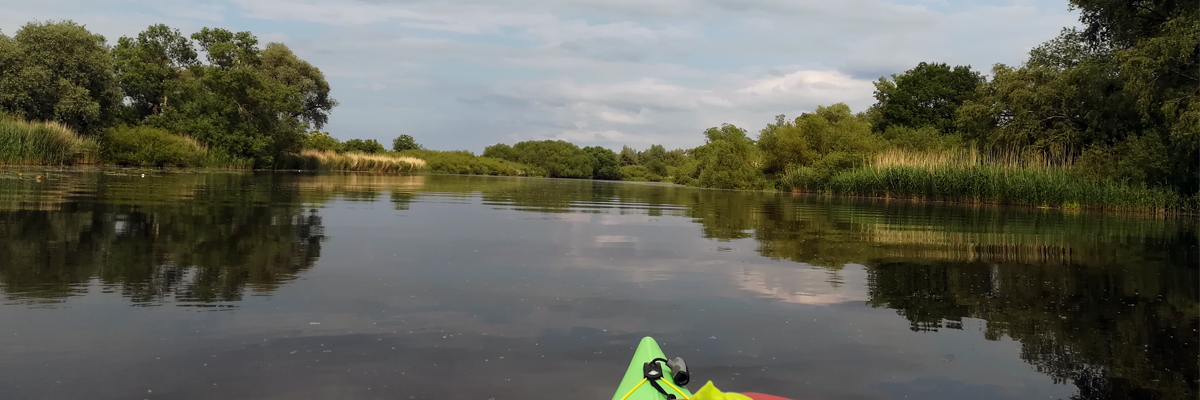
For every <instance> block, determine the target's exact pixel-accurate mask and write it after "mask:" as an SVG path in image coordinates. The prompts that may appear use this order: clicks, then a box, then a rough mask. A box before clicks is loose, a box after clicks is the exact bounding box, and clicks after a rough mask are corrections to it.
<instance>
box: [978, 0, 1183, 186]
mask: <svg viewBox="0 0 1200 400" xmlns="http://www.w3.org/2000/svg"><path fill="white" fill-rule="evenodd" d="M1072 4H1073V6H1075V7H1077V8H1079V9H1080V10H1081V20H1082V21H1083V22H1084V24H1085V29H1084V30H1083V31H1077V30H1074V29H1066V30H1064V31H1063V33H1062V34H1061V35H1060V36H1059V37H1058V38H1056V39H1054V40H1051V41H1048V42H1046V43H1045V44H1043V45H1041V46H1039V47H1038V48H1035V49H1034V50H1033V51H1031V52H1030V58H1029V60H1028V61H1027V62H1026V63H1025V64H1024V65H1022V66H1020V67H1017V68H1012V67H1007V66H1003V65H997V66H996V67H995V68H994V69H993V70H994V74H993V75H994V77H993V79H992V81H991V82H987V83H985V84H983V85H980V87H979V93H978V97H977V99H976V100H975V101H969V102H967V103H966V104H964V105H963V107H962V108H961V109H960V110H959V115H958V124H959V126H960V127H961V128H962V130H963V133H964V138H965V139H968V140H972V141H977V142H978V143H980V144H981V145H983V146H990V147H1001V148H1035V149H1043V150H1056V151H1060V152H1063V153H1067V154H1072V155H1080V157H1082V158H1085V161H1086V164H1087V165H1089V166H1091V167H1095V168H1097V169H1096V170H1095V171H1093V172H1094V173H1091V175H1094V176H1099V175H1102V173H1101V172H1102V171H1103V173H1104V174H1111V175H1107V176H1104V178H1105V179H1115V180H1118V181H1125V182H1129V183H1132V184H1139V185H1140V184H1149V185H1154V186H1160V187H1165V188H1170V189H1171V190H1175V191H1177V192H1179V193H1182V194H1185V195H1186V194H1191V193H1197V192H1200V129H1196V127H1197V126H1200V85H1197V82H1200V30H1197V29H1195V27H1196V26H1197V25H1200V14H1198V13H1200V6H1198V5H1197V3H1195V2H1157V3H1153V4H1151V3H1147V4H1137V5H1134V6H1131V5H1129V4H1130V3H1128V2H1118V1H1111V0H1073V1H1072ZM1099 154H1107V155H1108V156H1110V157H1111V159H1110V161H1109V167H1106V166H1101V165H1100V164H1101V163H1100V162H1098V160H1096V157H1098V155H1099ZM1110 167H1111V168H1110Z"/></svg>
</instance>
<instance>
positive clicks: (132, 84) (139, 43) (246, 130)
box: [113, 25, 337, 167]
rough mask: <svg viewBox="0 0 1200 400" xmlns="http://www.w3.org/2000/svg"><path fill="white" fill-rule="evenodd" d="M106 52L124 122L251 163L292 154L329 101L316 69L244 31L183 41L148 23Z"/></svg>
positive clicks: (322, 118)
mask: <svg viewBox="0 0 1200 400" xmlns="http://www.w3.org/2000/svg"><path fill="white" fill-rule="evenodd" d="M196 45H198V46H197V47H194V46H196ZM200 53H203V54H204V55H205V61H206V62H200V61H199V60H197V59H196V55H197V54H200ZM113 56H114V58H115V59H116V64H117V66H118V71H117V72H118V77H119V79H118V80H119V81H120V82H121V85H122V87H123V88H124V89H126V91H127V95H128V96H129V102H130V104H131V107H130V111H129V112H128V113H127V119H128V120H129V122H131V123H135V124H146V125H149V126H155V127H159V128H163V129H165V130H167V131H170V132H177V133H181V134H185V135H188V136H191V137H193V138H196V139H197V140H199V141H200V142H201V143H203V144H205V145H207V146H208V147H209V148H213V149H221V150H222V151H223V152H225V153H226V154H228V155H230V156H231V157H234V158H236V159H254V160H255V163H256V164H257V165H258V166H263V167H265V166H272V165H274V164H275V161H276V159H277V157H279V156H280V155H283V154H294V153H298V152H299V151H300V150H301V149H302V148H303V147H304V145H305V144H306V140H307V136H308V135H306V134H305V132H306V131H307V130H308V129H309V128H310V127H315V128H317V129H320V128H321V126H322V125H324V124H325V122H327V120H328V113H329V111H330V110H331V109H332V108H333V107H334V106H335V105H336V104H337V102H336V101H334V100H333V99H332V98H330V97H329V84H328V83H327V82H326V81H325V78H324V75H323V74H322V73H321V72H320V70H318V69H317V68H315V67H313V66H312V65H311V64H309V63H307V62H305V61H303V60H300V59H299V58H297V57H296V56H295V54H293V53H292V51H291V50H290V49H288V48H287V47H286V46H284V45H282V44H278V43H271V44H268V45H267V46H266V47H265V48H262V49H260V48H259V45H258V39H257V38H256V37H255V36H254V35H252V34H250V33H249V32H237V33H234V32H230V31H227V30H224V29H212V28H204V29H201V30H200V32H197V33H195V34H193V35H192V36H191V38H190V39H188V38H185V37H183V36H182V35H181V34H180V33H179V32H178V31H174V30H171V29H170V28H167V27H165V26H162V25H155V26H151V27H150V28H149V29H147V30H146V31H145V32H143V33H142V34H140V35H138V37H137V38H136V39H133V38H122V39H121V40H120V41H119V43H118V45H117V48H116V49H115V50H114V51H113Z"/></svg>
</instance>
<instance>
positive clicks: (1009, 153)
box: [870, 147, 1075, 169]
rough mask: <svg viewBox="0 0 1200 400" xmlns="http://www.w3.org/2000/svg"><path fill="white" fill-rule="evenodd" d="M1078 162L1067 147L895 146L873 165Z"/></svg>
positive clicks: (1036, 165)
mask: <svg viewBox="0 0 1200 400" xmlns="http://www.w3.org/2000/svg"><path fill="white" fill-rule="evenodd" d="M1074 161H1075V159H1074V157H1072V156H1071V155H1070V153H1069V152H1067V151H1065V150H1053V151H1018V150H993V151H987V152H981V151H979V150H978V149H976V148H973V147H971V148H958V149H953V150H946V151H908V150H903V149H895V148H893V149H888V150H884V151H882V152H879V153H876V154H875V155H874V156H873V157H872V158H871V163H870V165H872V166H874V167H875V168H877V169H879V168H889V167H917V168H938V167H945V166H956V167H968V166H993V167H1018V168H1052V167H1070V166H1072V165H1073V164H1074Z"/></svg>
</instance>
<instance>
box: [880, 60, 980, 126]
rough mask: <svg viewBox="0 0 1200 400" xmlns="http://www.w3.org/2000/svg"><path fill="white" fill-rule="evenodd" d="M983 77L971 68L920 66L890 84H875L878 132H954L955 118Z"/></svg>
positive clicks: (887, 82) (884, 80)
mask: <svg viewBox="0 0 1200 400" xmlns="http://www.w3.org/2000/svg"><path fill="white" fill-rule="evenodd" d="M981 81H983V77H982V76H981V75H980V74H979V73H978V72H975V71H972V70H971V67H970V66H956V67H954V68H950V66H949V65H946V64H941V63H924V62H922V63H920V64H917V66H916V67H914V68H913V69H910V70H908V71H905V72H904V73H903V74H901V75H892V80H887V79H886V78H879V80H878V81H876V82H875V99H876V100H877V101H878V102H877V103H876V104H875V107H877V108H878V109H879V120H878V125H877V126H875V129H876V130H877V131H884V130H886V129H887V128H888V127H890V126H895V125H899V126H908V127H914V128H920V127H924V126H933V127H935V128H937V129H938V131H940V132H943V133H950V132H953V131H954V128H955V126H954V116H955V112H956V111H957V109H958V107H959V106H960V105H962V103H963V102H964V101H967V100H970V99H971V98H973V97H974V96H975V87H976V86H978V85H979V83H980V82H981Z"/></svg>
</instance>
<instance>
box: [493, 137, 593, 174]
mask: <svg viewBox="0 0 1200 400" xmlns="http://www.w3.org/2000/svg"><path fill="white" fill-rule="evenodd" d="M512 149H513V152H514V153H516V155H517V162H519V163H522V164H525V165H530V166H534V167H538V168H541V169H543V170H545V171H546V173H547V174H549V175H550V177H552V178H583V179H587V178H591V177H592V170H593V166H592V156H591V155H590V154H588V153H587V152H585V151H583V150H582V149H580V148H579V147H578V146H575V145H574V144H571V143H570V142H566V141H562V140H542V141H525V142H520V143H517V144H516V145H514V146H513V147H512Z"/></svg>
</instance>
